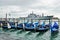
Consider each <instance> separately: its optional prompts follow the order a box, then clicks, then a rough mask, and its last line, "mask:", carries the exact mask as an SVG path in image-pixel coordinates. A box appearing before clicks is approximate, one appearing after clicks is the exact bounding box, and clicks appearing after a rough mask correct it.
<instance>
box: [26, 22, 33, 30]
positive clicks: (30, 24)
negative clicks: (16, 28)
mask: <svg viewBox="0 0 60 40" xmlns="http://www.w3.org/2000/svg"><path fill="white" fill-rule="evenodd" d="M25 30H30V31H31V30H34V25H33V23H31V22H30V23H25Z"/></svg>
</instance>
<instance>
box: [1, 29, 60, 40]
mask: <svg viewBox="0 0 60 40" xmlns="http://www.w3.org/2000/svg"><path fill="white" fill-rule="evenodd" d="M49 32H50V30H49V31H45V32H43V31H42V32H35V31H24V30H15V29H9V30H6V29H5V30H2V29H0V40H58V37H59V38H60V36H58V35H59V34H60V33H59V32H55V33H49Z"/></svg>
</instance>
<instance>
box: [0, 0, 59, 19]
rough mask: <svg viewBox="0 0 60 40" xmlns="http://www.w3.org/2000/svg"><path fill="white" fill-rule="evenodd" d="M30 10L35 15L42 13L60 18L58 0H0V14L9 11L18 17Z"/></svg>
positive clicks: (28, 12) (25, 14)
mask: <svg viewBox="0 0 60 40" xmlns="http://www.w3.org/2000/svg"><path fill="white" fill-rule="evenodd" d="M32 11H33V12H34V13H35V14H37V15H41V14H42V13H44V14H45V15H54V16H56V17H59V18H60V16H59V13H60V0H0V15H2V14H5V13H10V14H11V15H13V16H14V17H17V16H18V17H19V16H27V15H28V14H30V13H31V12H32ZM57 15H58V16H57Z"/></svg>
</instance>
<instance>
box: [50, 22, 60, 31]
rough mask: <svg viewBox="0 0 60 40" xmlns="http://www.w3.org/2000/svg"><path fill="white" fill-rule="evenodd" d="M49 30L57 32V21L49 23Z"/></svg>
mask: <svg viewBox="0 0 60 40" xmlns="http://www.w3.org/2000/svg"><path fill="white" fill-rule="evenodd" d="M50 29H51V32H57V31H58V30H59V25H58V24H57V22H54V24H53V25H51V28H50Z"/></svg>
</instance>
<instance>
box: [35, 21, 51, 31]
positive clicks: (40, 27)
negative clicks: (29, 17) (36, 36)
mask: <svg viewBox="0 0 60 40" xmlns="http://www.w3.org/2000/svg"><path fill="white" fill-rule="evenodd" d="M49 28H50V26H49V24H46V25H45V22H43V23H42V24H41V25H40V24H39V25H38V26H37V28H36V30H37V31H47V30H48V29H49Z"/></svg>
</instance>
